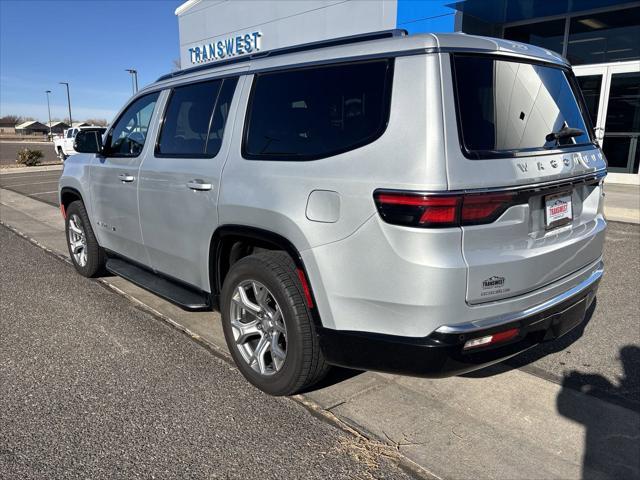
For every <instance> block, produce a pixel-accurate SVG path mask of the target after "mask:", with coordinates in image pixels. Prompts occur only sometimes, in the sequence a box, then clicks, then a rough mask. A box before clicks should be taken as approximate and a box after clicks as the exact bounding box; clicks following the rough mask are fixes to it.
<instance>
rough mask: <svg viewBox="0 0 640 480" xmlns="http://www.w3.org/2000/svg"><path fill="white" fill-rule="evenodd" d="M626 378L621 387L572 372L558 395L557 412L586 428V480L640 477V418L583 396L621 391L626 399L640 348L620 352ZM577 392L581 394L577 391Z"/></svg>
mask: <svg viewBox="0 0 640 480" xmlns="http://www.w3.org/2000/svg"><path fill="white" fill-rule="evenodd" d="M619 358H620V361H621V362H622V367H623V370H624V376H623V378H621V379H620V382H619V384H618V385H617V386H616V385H613V384H612V383H611V382H609V380H607V379H606V378H604V377H602V376H601V375H597V374H583V373H580V372H577V371H572V372H570V373H569V374H567V375H565V377H564V380H563V382H562V387H563V388H562V390H561V391H560V393H559V394H558V399H557V407H558V412H559V413H560V414H561V415H563V416H565V417H567V418H569V419H571V420H573V421H574V422H577V423H581V424H582V425H584V427H585V445H584V457H583V463H582V478H583V479H600V478H615V479H637V478H640V416H639V415H638V413H637V412H634V411H631V410H623V409H619V408H617V407H614V406H611V405H609V404H607V403H605V402H585V401H584V400H585V397H584V393H590V391H591V390H592V389H594V388H600V389H602V388H603V385H604V386H605V387H604V388H606V390H607V391H612V390H613V391H616V390H617V391H618V392H619V396H625V395H627V394H628V390H629V389H630V387H629V385H628V384H629V383H630V381H631V377H632V376H634V375H638V372H637V371H635V368H634V365H637V362H638V360H639V358H640V347H638V346H636V345H627V346H625V347H623V348H621V349H620V357H619ZM577 389H579V390H580V392H578V391H576V390H577Z"/></svg>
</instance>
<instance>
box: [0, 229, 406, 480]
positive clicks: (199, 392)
mask: <svg viewBox="0 0 640 480" xmlns="http://www.w3.org/2000/svg"><path fill="white" fill-rule="evenodd" d="M0 245H1V248H0V250H1V252H2V256H1V257H0V259H1V264H2V265H1V267H2V268H0V284H1V285H2V295H1V296H0V309H1V311H2V321H0V392H1V394H0V477H1V478H16V479H17V478H20V479H26V478H114V477H117V478H138V477H142V478H253V477H256V478H282V479H286V478H292V479H297V478H308V479H312V478H332V479H353V478H385V479H387V478H389V479H391V478H398V479H402V478H410V477H409V475H408V474H407V473H405V472H404V471H403V470H401V469H400V468H399V467H397V466H396V464H395V463H394V462H392V461H391V460H389V459H388V458H387V457H385V456H382V455H380V454H378V453H376V451H375V450H374V449H373V448H371V445H370V444H369V443H368V442H367V441H364V440H362V439H360V440H359V439H358V438H357V437H355V436H353V435H351V434H348V433H346V432H344V431H342V430H339V429H337V428H335V427H334V426H332V425H330V424H328V423H326V422H324V421H322V420H320V419H319V418H316V417H315V416H313V415H310V414H309V412H307V411H306V410H305V409H304V408H303V407H302V406H301V405H299V404H298V403H296V402H292V401H290V400H289V399H286V398H274V397H269V396H267V395H265V394H263V393H262V392H260V391H258V390H257V389H255V388H253V387H251V386H250V385H249V384H248V383H247V382H246V381H245V380H244V378H243V377H242V376H241V375H240V373H239V372H238V371H237V370H236V369H235V368H233V367H232V366H231V365H229V363H227V362H226V361H223V360H221V359H219V358H218V357H216V356H214V355H211V353H210V352H209V351H207V350H206V349H204V348H202V347H201V346H200V345H198V344H197V343H195V342H192V341H191V340H190V339H189V338H188V337H186V336H185V335H182V334H181V333H179V332H178V331H176V330H175V329H172V328H170V327H169V326H167V325H166V324H165V323H163V322H162V321H159V320H158V319H156V318H154V317H152V316H151V315H149V314H147V313H145V312H142V311H141V310H139V309H137V308H136V307H135V306H134V304H132V303H131V302H130V301H129V300H127V299H126V298H124V297H122V296H120V295H118V294H116V293H114V292H113V291H110V290H108V289H106V288H104V287H103V286H101V285H100V284H99V283H97V282H94V281H91V280H88V279H85V278H82V277H80V276H79V275H77V274H76V273H75V271H74V270H73V268H72V267H71V265H69V264H67V263H64V262H61V261H59V260H58V259H56V258H54V257H53V256H51V255H49V254H47V253H46V252H45V251H43V250H41V249H40V248H38V247H36V246H34V245H33V244H31V243H29V242H28V241H26V240H24V239H22V238H20V237H18V236H17V235H16V234H14V233H12V232H10V231H9V230H7V229H6V228H5V227H2V226H0Z"/></svg>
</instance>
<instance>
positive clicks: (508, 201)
mask: <svg viewBox="0 0 640 480" xmlns="http://www.w3.org/2000/svg"><path fill="white" fill-rule="evenodd" d="M515 197H516V194H515V193H486V194H485V193H479V194H473V195H465V196H464V201H463V202H462V218H461V220H462V225H475V224H479V223H490V222H493V221H494V220H495V219H497V218H498V217H499V216H500V215H502V214H503V213H504V211H505V210H506V209H507V208H509V207H510V206H511V205H512V204H513V200H514V198H515Z"/></svg>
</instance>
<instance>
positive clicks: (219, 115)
mask: <svg viewBox="0 0 640 480" xmlns="http://www.w3.org/2000/svg"><path fill="white" fill-rule="evenodd" d="M237 83H238V79H237V78H226V79H225V80H224V83H223V84H222V89H221V90H220V94H219V95H218V100H217V101H216V106H215V109H214V110H213V118H212V119H211V128H210V129H209V135H208V138H207V146H206V147H205V153H206V155H207V156H211V157H213V156H215V155H216V154H217V153H218V151H219V150H220V146H221V145H222V134H223V133H224V127H225V125H226V124H227V117H228V116H229V109H230V108H231V100H233V92H235V90H236V84H237Z"/></svg>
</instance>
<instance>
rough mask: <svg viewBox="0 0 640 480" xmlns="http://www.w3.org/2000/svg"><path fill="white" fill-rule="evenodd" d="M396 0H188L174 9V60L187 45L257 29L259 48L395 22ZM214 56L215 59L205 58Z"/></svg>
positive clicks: (186, 63)
mask: <svg viewBox="0 0 640 480" xmlns="http://www.w3.org/2000/svg"><path fill="white" fill-rule="evenodd" d="M397 10H398V9H397V0H384V1H380V0H273V1H265V0H190V1H188V2H186V3H184V4H183V5H181V6H180V7H179V8H178V9H177V10H176V15H177V16H178V23H179V29H180V63H181V66H182V68H188V67H191V66H193V65H194V64H195V63H193V62H192V60H193V56H192V55H191V53H190V52H189V49H190V48H195V47H202V46H203V45H208V44H211V43H213V44H215V43H216V42H217V41H219V40H224V39H228V38H230V37H235V36H243V35H245V34H247V33H251V32H260V33H261V34H262V36H261V37H260V50H261V51H264V50H272V49H275V48H280V47H285V46H290V45H296V44H301V43H308V42H315V41H319V40H325V39H327V38H336V37H344V36H348V35H356V34H361V33H366V32H373V31H379V30H389V29H392V28H395V27H396V16H397ZM208 61H215V60H208Z"/></svg>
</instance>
